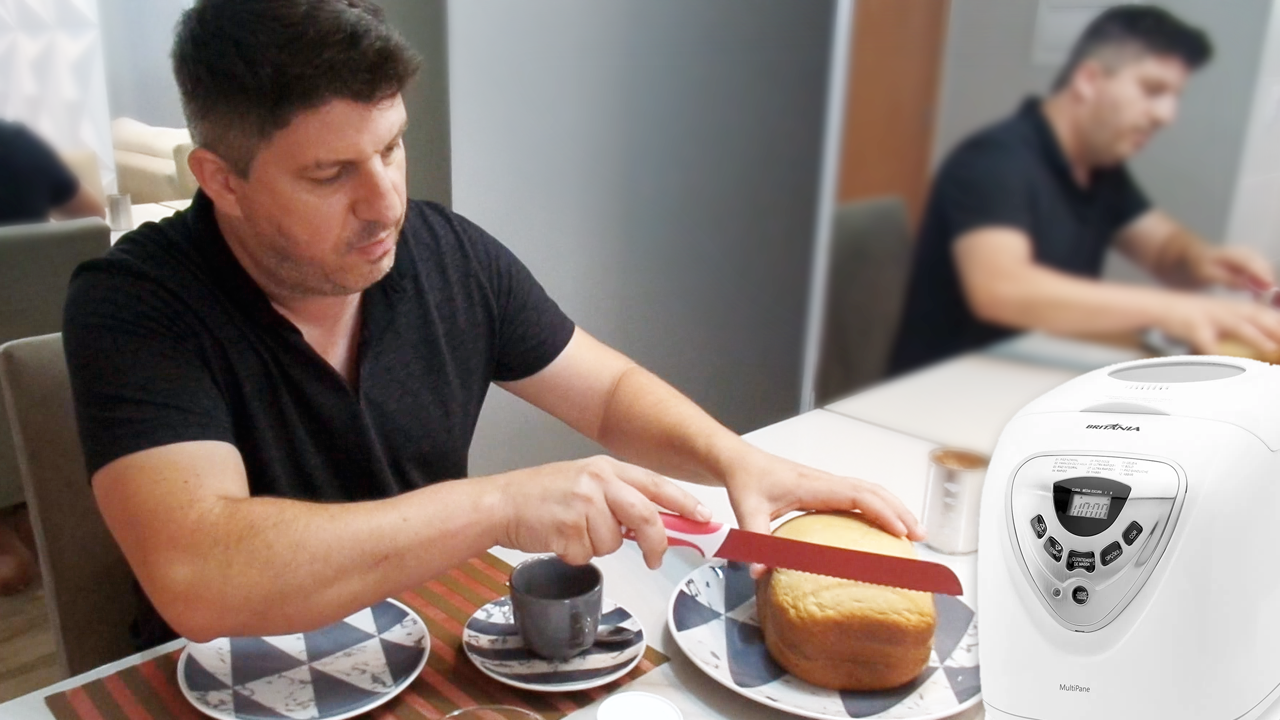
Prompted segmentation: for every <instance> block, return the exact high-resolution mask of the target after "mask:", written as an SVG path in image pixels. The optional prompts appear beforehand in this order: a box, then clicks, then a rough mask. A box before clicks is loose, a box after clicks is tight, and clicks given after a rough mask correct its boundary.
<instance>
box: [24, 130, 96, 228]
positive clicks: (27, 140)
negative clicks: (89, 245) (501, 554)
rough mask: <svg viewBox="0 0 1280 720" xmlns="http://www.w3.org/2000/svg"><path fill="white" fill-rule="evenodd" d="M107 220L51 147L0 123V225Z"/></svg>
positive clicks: (90, 195)
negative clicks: (52, 219) (93, 218)
mask: <svg viewBox="0 0 1280 720" xmlns="http://www.w3.org/2000/svg"><path fill="white" fill-rule="evenodd" d="M106 216H107V211H106V209H105V208H103V206H102V201H101V200H100V199H98V198H97V197H95V196H94V194H93V193H92V192H90V191H89V190H87V189H85V188H84V187H82V186H81V185H80V181H79V180H77V179H76V176H75V174H74V173H72V172H71V170H70V169H68V168H67V166H66V164H65V163H63V162H62V159H61V158H59V157H58V154H57V153H56V152H54V150H53V148H51V147H49V145H48V144H47V143H45V141H43V140H41V139H40V138H39V136H37V135H36V134H35V133H33V132H31V130H29V129H28V128H27V127H26V126H25V125H22V124H21V123H15V122H9V121H6V120H0V225H21V224H23V223H37V222H46V221H48V220H49V219H50V218H56V219H59V220H69V219H72V218H81V217H100V218H105V217H106Z"/></svg>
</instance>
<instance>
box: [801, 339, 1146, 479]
mask: <svg viewBox="0 0 1280 720" xmlns="http://www.w3.org/2000/svg"><path fill="white" fill-rule="evenodd" d="M1147 355H1148V353H1145V352H1142V351H1138V350H1132V349H1123V348H1116V347H1109V346H1105V345H1098V344H1095V343H1088V342H1082V341H1079V340H1068V339H1065V338H1056V337H1050V336H1047V335H1042V334H1039V333H1029V334H1026V335H1021V336H1017V337H1015V338H1013V339H1011V340H1009V341H1006V342H1004V343H1000V344H998V345H995V346H992V347H991V348H988V349H987V350H985V351H983V352H976V353H969V354H966V355H961V356H959V357H957V358H954V359H952V360H946V361H944V362H940V363H938V364H936V365H930V366H928V367H925V368H922V369H920V370H917V371H915V372H912V373H908V374H906V375H903V376H901V377H898V378H895V379H893V380H890V381H888V382H885V383H882V384H880V385H876V386H873V387H871V388H868V389H866V390H862V391H860V392H858V393H857V394H855V395H852V396H850V397H848V398H845V399H843V400H839V401H836V402H834V403H831V404H830V405H827V406H826V409H827V410H831V411H832V412H837V413H840V414H841V415H845V416H847V417H851V418H857V419H859V420H863V421H865V422H869V423H874V424H876V425H880V426H882V427H886V428H890V429H892V430H897V431H899V432H903V433H907V434H908V435H914V436H916V437H919V438H923V439H925V440H929V441H931V442H935V443H938V444H939V445H953V446H956V447H962V448H967V449H970V450H975V451H977V452H980V453H984V454H987V455H990V454H991V452H992V451H993V450H994V449H995V446H996V440H998V439H999V437H1000V432H1001V431H1002V430H1003V429H1004V426H1005V424H1006V423H1008V422H1009V420H1010V419H1012V418H1013V416H1014V415H1016V414H1017V412H1018V411H1019V410H1021V409H1022V408H1023V406H1025V405H1026V404H1027V403H1029V402H1031V401H1032V400H1035V399H1036V398H1038V397H1040V396H1041V395H1043V394H1044V393H1046V392H1048V391H1049V390H1052V389H1053V388H1055V387H1057V386H1058V385H1061V384H1062V383H1064V382H1066V381H1067V380H1070V379H1071V378H1074V377H1076V376H1078V375H1081V374H1083V373H1085V372H1088V371H1089V370H1093V369H1096V368H1100V367H1105V366H1107V365H1111V364H1114V363H1118V362H1123V361H1126V360H1137V359H1139V358H1142V357H1146V356H1147Z"/></svg>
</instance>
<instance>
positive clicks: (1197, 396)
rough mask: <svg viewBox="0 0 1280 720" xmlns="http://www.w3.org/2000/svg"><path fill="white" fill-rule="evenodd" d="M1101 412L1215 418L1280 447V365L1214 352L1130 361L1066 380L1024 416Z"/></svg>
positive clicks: (1029, 405) (1032, 406)
mask: <svg viewBox="0 0 1280 720" xmlns="http://www.w3.org/2000/svg"><path fill="white" fill-rule="evenodd" d="M1051 412H1099V413H1128V414H1139V415H1143V414H1145V415H1169V416H1174V417H1189V418H1198V419H1203V420H1216V421H1219V422H1225V423H1230V424H1232V425H1236V426H1238V427H1240V428H1243V429H1244V430H1247V431H1248V432H1251V433H1253V434H1254V435H1256V436H1257V437H1258V438H1259V439H1260V440H1262V442H1263V443H1265V444H1266V446H1267V447H1268V448H1270V449H1271V450H1272V451H1273V452H1274V451H1276V450H1280V367H1277V366H1275V365H1270V364H1268V363H1264V362H1258V361H1256V360H1247V359H1243V358H1234V357H1219V356H1211V355H1196V356H1178V357H1166V358H1153V359H1147V360H1132V361H1129V362H1124V363H1119V364H1117V365H1110V366H1108V367H1105V368H1100V369H1098V370H1094V371H1092V372H1088V373H1085V374H1084V375H1081V376H1079V377H1077V378H1074V379H1072V380H1068V381H1067V382H1065V383H1063V384H1062V385H1059V386H1058V387H1057V388H1054V389H1053V390H1050V391H1049V392H1047V393H1045V394H1044V395H1042V396H1041V397H1039V398H1038V399H1036V400H1034V401H1032V402H1031V403H1030V404H1028V405H1027V406H1026V407H1025V408H1023V409H1022V411H1021V412H1019V413H1018V415H1017V416H1018V417H1021V416H1023V415H1033V414H1038V413H1051Z"/></svg>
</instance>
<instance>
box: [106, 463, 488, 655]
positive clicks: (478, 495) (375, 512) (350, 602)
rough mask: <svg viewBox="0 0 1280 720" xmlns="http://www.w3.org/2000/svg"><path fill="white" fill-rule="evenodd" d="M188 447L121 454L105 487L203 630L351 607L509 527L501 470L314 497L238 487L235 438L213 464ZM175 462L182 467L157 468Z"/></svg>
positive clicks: (169, 596)
mask: <svg viewBox="0 0 1280 720" xmlns="http://www.w3.org/2000/svg"><path fill="white" fill-rule="evenodd" d="M187 445H188V446H190V445H192V444H187ZM184 450H186V452H188V453H190V452H192V451H191V450H189V449H187V448H184V447H182V446H170V447H169V448H162V449H160V450H158V451H149V452H150V453H152V458H151V459H147V458H144V459H143V460H136V461H133V465H132V467H131V466H130V465H127V464H123V465H120V466H119V467H116V468H109V469H108V471H107V472H106V473H105V476H104V474H100V475H99V476H96V477H95V480H94V486H95V487H94V489H95V493H96V494H97V496H98V500H99V505H100V507H101V508H102V510H103V515H104V517H105V518H106V519H107V521H108V525H109V526H110V527H111V530H112V532H113V534H115V536H116V538H117V541H118V542H119V543H120V545H121V548H122V549H123V550H124V551H125V554H126V556H127V557H128V559H129V561H130V564H131V565H132V567H133V568H134V572H135V573H136V574H137V576H138V579H139V581H140V582H141V583H142V586H143V588H144V589H145V590H146V592H147V594H148V595H149V596H150V597H151V599H152V602H153V603H154V604H155V606H156V609H157V610H159V611H160V613H161V615H162V616H164V617H165V619H166V620H167V621H168V622H169V623H170V625H172V626H173V627H174V629H175V630H177V631H178V632H179V633H181V634H183V635H185V636H187V637H189V638H191V639H194V640H206V639H209V638H212V637H218V636H222V635H274V634H284V633H291V632H299V631H304V630H309V629H314V628H316V627H320V626H322V625H325V624H327V623H330V622H334V621H336V620H340V619H341V618H343V617H345V616H346V615H347V614H349V613H351V612H354V611H356V610H358V609H360V608H361V607H365V606H368V605H370V604H372V603H374V602H377V601H378V600H381V599H383V598H386V597H389V596H391V595H394V594H396V593H398V592H401V591H403V590H405V589H406V588H408V587H412V586H413V585H416V584H419V583H421V582H423V581H424V580H426V579H427V578H430V577H432V576H434V575H437V574H439V573H441V572H443V571H445V570H447V569H448V568H450V567H452V566H454V565H456V564H458V563H459V562H462V561H463V560H465V559H467V558H469V557H473V556H475V555H477V554H479V553H481V552H483V551H484V550H487V549H488V548H490V547H491V546H493V545H495V544H497V543H498V540H499V538H500V537H501V533H502V530H503V528H502V527H500V524H501V522H502V517H503V516H502V513H501V512H499V510H500V509H501V506H500V501H501V498H500V497H499V495H500V493H501V492H502V491H501V481H502V477H501V476H498V477H495V478H476V479H468V480H462V481H451V482H445V483H439V484H436V485H432V486H429V487H426V488H423V489H420V490H415V491H413V492H409V493H405V494H403V495H400V496H398V497H395V498H390V499H386V500H375V501H367V502H358V503H318V502H303V501H297V500H287V499H280V498H270V497H248V496H247V492H240V491H238V489H233V490H232V491H230V492H228V491H226V489H227V488H229V487H232V486H233V485H234V483H226V484H222V485H220V484H221V483H224V482H225V481H224V480H223V478H227V477H232V476H233V473H234V470H235V467H233V466H232V464H231V463H230V457H229V455H230V453H234V452H235V450H234V448H230V446H227V448H225V449H219V451H218V452H215V453H209V454H207V455H204V456H202V457H203V458H204V460H205V461H207V465H206V466H205V467H204V468H200V469H196V468H198V467H199V466H195V465H193V464H190V465H178V464H174V463H173V460H174V458H175V457H179V456H180V454H181V453H182V452H183V451H184ZM139 455H142V454H139ZM166 455H168V457H165V456H166ZM144 461H149V464H150V467H144V466H143V465H142V463H143V462H144ZM126 462H128V461H126ZM162 462H168V463H170V464H169V467H170V468H171V469H169V470H162V471H160V472H156V471H155V470H154V468H155V467H156V466H157V465H158V463H162ZM148 471H150V472H148ZM188 488H190V489H188Z"/></svg>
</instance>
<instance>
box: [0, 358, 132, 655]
mask: <svg viewBox="0 0 1280 720" xmlns="http://www.w3.org/2000/svg"><path fill="white" fill-rule="evenodd" d="M0 389H2V390H3V395H4V408H5V413H4V414H5V415H7V416H8V417H9V421H10V423H11V424H12V427H13V437H14V444H15V446H16V448H17V451H18V452H17V454H18V467H19V469H20V474H21V476H22V485H23V488H24V490H25V491H26V495H27V503H28V509H29V511H30V514H31V525H32V529H33V530H34V531H35V536H36V548H37V550H38V551H39V555H40V570H41V572H42V573H43V575H44V588H45V598H46V601H47V603H48V605H49V615H50V618H51V620H52V623H53V633H54V638H55V640H56V642H57V647H58V663H59V664H60V665H61V666H62V669H63V671H64V672H66V673H67V674H68V676H70V675H77V674H79V673H82V672H85V671H86V670H90V669H92V668H95V667H98V666H99V665H102V664H104V663H108V662H111V661H113V660H118V659H120V658H122V657H125V656H127V655H130V654H132V653H133V651H134V649H133V645H132V643H131V641H130V639H129V630H128V628H129V623H130V621H131V620H132V619H133V616H134V613H135V610H136V600H135V598H136V596H135V594H134V589H133V574H132V572H131V571H130V570H129V566H128V564H127V563H126V562H125V559H124V556H123V555H122V554H121V552H120V549H119V546H117V545H116V543H115V540H114V539H112V537H111V533H110V532H109V531H108V530H107V526H106V524H105V523H104V522H103V520H102V516H101V514H100V513H99V512H98V507H97V504H96V503H95V501H94V498H93V490H92V489H91V487H90V485H89V477H88V474H87V472H86V470H85V464H84V454H83V452H82V451H81V449H80V436H79V433H78V432H77V431H76V422H75V409H74V407H73V405H72V400H71V381H70V380H69V379H68V377H67V363H66V359H65V357H64V356H63V354H62V335H61V334H54V335H44V336H41V337H36V338H27V339H24V340H15V341H13V342H10V343H6V344H5V345H3V346H0Z"/></svg>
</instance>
